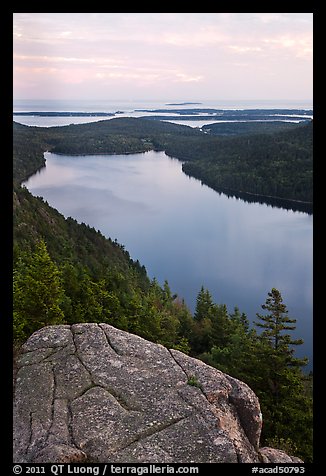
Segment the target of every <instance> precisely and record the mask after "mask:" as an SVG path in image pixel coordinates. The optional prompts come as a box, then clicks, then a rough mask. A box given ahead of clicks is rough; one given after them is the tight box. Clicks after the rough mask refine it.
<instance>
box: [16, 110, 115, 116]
mask: <svg viewBox="0 0 326 476" xmlns="http://www.w3.org/2000/svg"><path fill="white" fill-rule="evenodd" d="M115 114H121V111H118V112H116V113H115V112H70V111H36V112H14V115H15V116H41V117H106V116H115Z"/></svg>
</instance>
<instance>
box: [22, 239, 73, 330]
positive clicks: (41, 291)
mask: <svg viewBox="0 0 326 476" xmlns="http://www.w3.org/2000/svg"><path fill="white" fill-rule="evenodd" d="M13 289H14V337H15V338H17V339H22V338H26V337H28V336H29V335H30V334H31V333H33V332H34V331H36V330H37V329H39V328H41V327H43V326H46V325H50V324H60V323H62V322H63V319H64V314H63V311H62V309H61V308H60V304H61V302H62V299H63V288H62V285H61V280H60V273H59V270H58V268H57V266H56V264H55V263H54V262H53V261H52V259H51V258H50V256H49V254H48V251H47V248H46V244H45V242H44V240H41V241H39V242H38V243H37V245H36V248H35V251H34V253H33V254H32V255H31V256H25V257H24V258H23V257H21V258H20V260H19V261H18V266H17V268H16V269H15V271H14V286H13Z"/></svg>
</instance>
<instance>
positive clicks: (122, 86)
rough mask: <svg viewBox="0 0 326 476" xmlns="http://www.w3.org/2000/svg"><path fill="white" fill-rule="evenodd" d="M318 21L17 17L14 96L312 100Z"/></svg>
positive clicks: (232, 16)
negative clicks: (315, 24)
mask: <svg viewBox="0 0 326 476" xmlns="http://www.w3.org/2000/svg"><path fill="white" fill-rule="evenodd" d="M312 36H313V14H312V13H14V14H13V97H14V100H15V99H56V100H60V99H74V100H78V99H85V100H91V99H93V100H101V99H103V100H165V99H169V100H179V101H180V100H188V101H190V100H192V101H196V100H215V99H225V100H229V99H230V100H236V99H238V100H259V99H265V100H266V99H267V100H278V99H285V100H312V96H313V87H312V80H313V69H312V66H313V64H312V63H313V61H312V60H313V38H312Z"/></svg>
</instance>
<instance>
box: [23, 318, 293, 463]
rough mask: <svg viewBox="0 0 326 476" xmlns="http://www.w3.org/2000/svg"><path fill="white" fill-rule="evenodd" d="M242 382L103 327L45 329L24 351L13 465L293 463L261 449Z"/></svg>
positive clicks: (257, 419) (250, 395) (257, 416)
mask: <svg viewBox="0 0 326 476" xmlns="http://www.w3.org/2000/svg"><path fill="white" fill-rule="evenodd" d="M261 428H262V415H261V412H260V406H259V401H258V398H257V397H256V395H255V394H254V392H253V391H252V390H251V389H250V388H249V387H248V386H247V385H246V384H245V383H243V382H240V381H239V380H237V379H235V378H232V377H230V376H229V375H226V374H224V373H222V372H220V371H219V370H217V369H214V368H212V367H210V366H208V365H206V364H204V363H203V362H201V361H200V360H197V359H194V358H191V357H189V356H187V355H185V354H183V353H181V352H179V351H176V350H173V349H171V350H168V349H167V348H165V347H163V346H162V345H159V344H154V343H152V342H148V341H146V340H144V339H142V338H141V337H138V336H136V335H132V334H129V333H128V332H125V331H121V330H118V329H115V328H114V327H112V326H109V325H107V324H75V325H72V326H68V325H60V326H49V327H44V328H42V329H40V330H39V331H37V332H35V333H34V334H33V335H32V336H31V337H30V338H29V339H28V341H27V342H26V343H25V344H24V346H23V352H22V354H21V356H20V359H19V362H18V373H17V377H16V383H15V398H14V462H15V463H25V462H29V463H46V462H52V463H73V462H79V463H81V462H113V463H192V462H194V463H256V462H257V463H259V462H265V463H269V462H275V463H276V462H277V463H287V462H288V463H293V462H294V463H295V462H301V460H299V459H298V458H295V457H292V456H288V455H287V454H285V453H284V452H282V451H280V450H276V449H272V448H259V439H260V433H261Z"/></svg>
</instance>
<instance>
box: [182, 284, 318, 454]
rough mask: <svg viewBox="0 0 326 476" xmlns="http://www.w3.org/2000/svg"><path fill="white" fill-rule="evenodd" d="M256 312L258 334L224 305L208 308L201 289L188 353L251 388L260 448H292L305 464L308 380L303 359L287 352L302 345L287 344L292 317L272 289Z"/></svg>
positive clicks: (309, 447)
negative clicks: (260, 311) (256, 406)
mask: <svg viewBox="0 0 326 476" xmlns="http://www.w3.org/2000/svg"><path fill="white" fill-rule="evenodd" d="M262 308H263V309H264V310H265V311H267V315H260V314H257V315H258V317H259V319H260V321H259V322H258V323H257V324H258V325H257V327H259V328H260V329H263V332H261V333H260V334H258V333H257V332H256V330H255V329H251V328H250V326H249V322H248V319H247V317H246V316H245V314H243V313H240V311H239V309H237V308H235V309H234V312H233V313H228V312H227V309H226V307H225V306H223V305H216V304H214V303H213V302H212V299H211V296H210V294H209V293H208V292H207V291H205V290H204V289H203V288H202V289H201V290H200V292H199V294H198V297H197V308H196V312H198V316H200V319H199V320H198V319H197V321H196V322H195V325H194V335H193V336H192V338H191V339H190V343H191V345H192V353H193V355H195V356H197V357H199V358H200V359H202V360H203V361H204V362H206V363H208V364H209V365H212V366H213V367H216V368H218V369H219V370H221V371H223V372H225V373H227V374H229V375H232V376H233V377H236V378H238V379H240V380H242V381H244V382H246V383H247V384H248V385H249V386H250V387H251V388H252V389H253V390H254V392H255V393H256V394H257V396H258V397H259V401H260V405H261V409H262V414H263V422H264V423H263V432H262V441H263V444H268V441H277V442H278V443H277V444H278V445H277V447H281V448H283V447H284V448H285V447H286V445H287V446H288V447H289V448H290V447H291V449H292V448H294V449H295V450H296V451H295V455H296V456H300V457H301V458H302V459H303V460H304V461H306V462H309V461H311V460H312V392H311V377H307V376H305V375H304V374H303V372H302V370H301V367H303V366H304V365H305V364H306V363H307V360H306V359H298V358H296V357H294V355H293V352H294V351H293V349H292V347H293V346H296V345H300V344H302V342H303V341H302V339H296V340H293V339H291V337H290V335H289V334H288V333H286V332H287V331H293V330H294V329H295V326H294V324H295V319H289V317H288V316H287V309H286V306H285V304H284V303H283V300H282V296H281V293H280V292H279V291H278V290H277V289H275V288H273V289H272V290H271V292H269V293H268V297H267V300H266V303H265V304H263V306H262ZM202 309H204V312H203V314H202V315H201V314H200V310H202ZM197 352H198V353H199V355H198V354H197ZM290 443H291V446H289V445H290ZM280 445H281V446H280ZM282 445H283V446H282Z"/></svg>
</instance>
